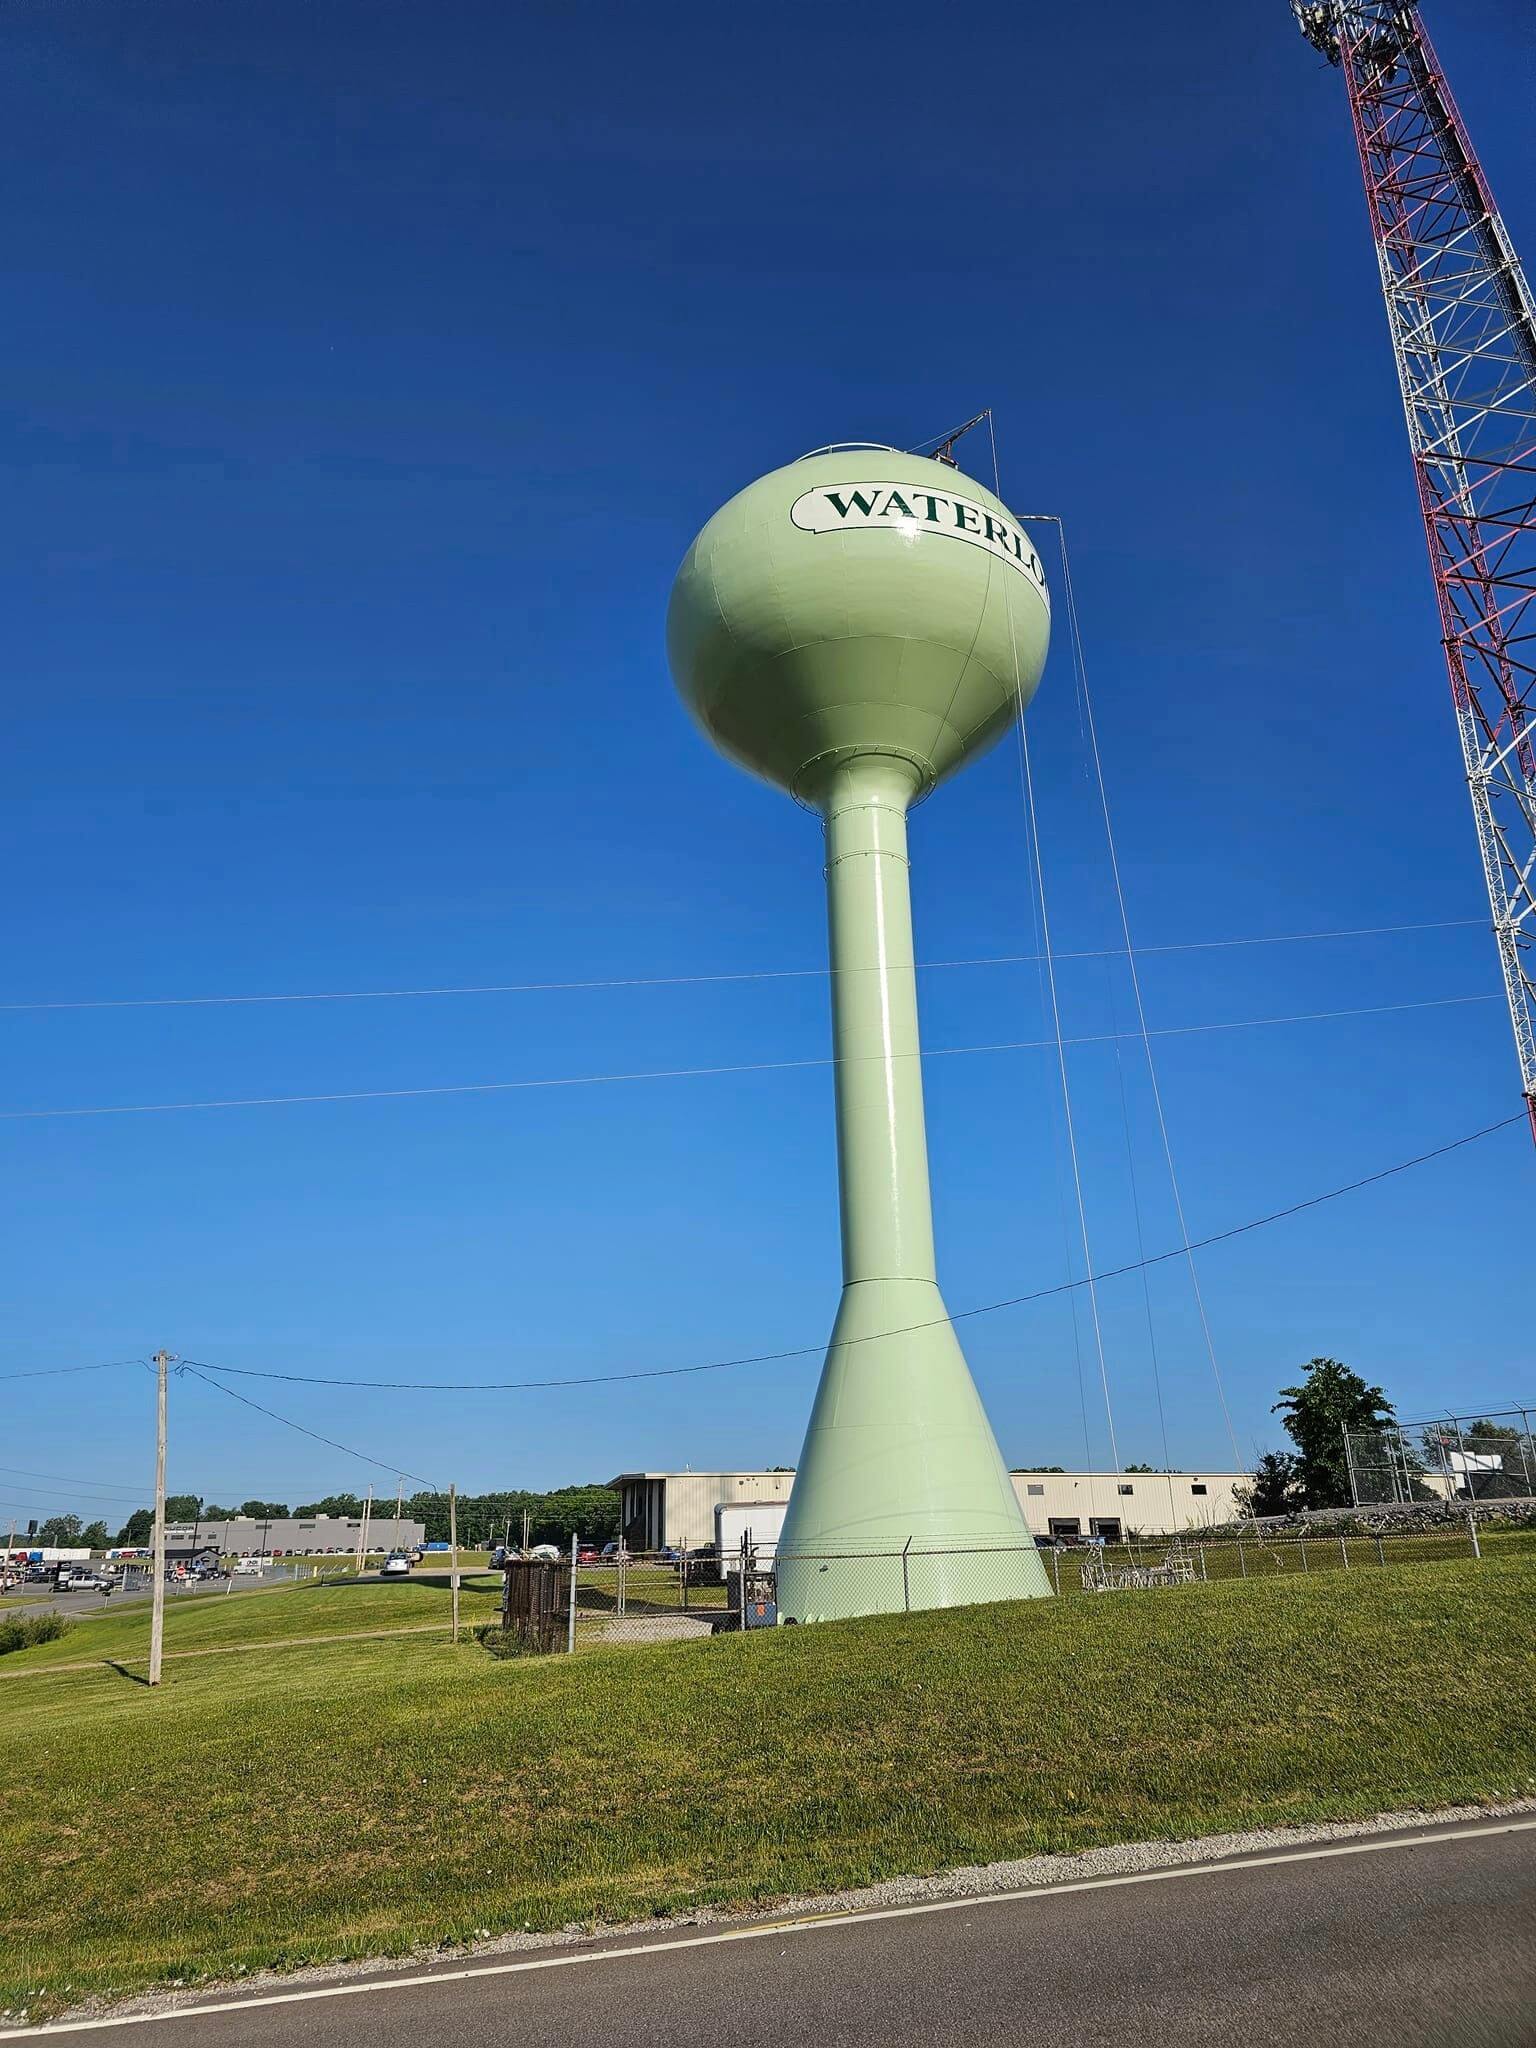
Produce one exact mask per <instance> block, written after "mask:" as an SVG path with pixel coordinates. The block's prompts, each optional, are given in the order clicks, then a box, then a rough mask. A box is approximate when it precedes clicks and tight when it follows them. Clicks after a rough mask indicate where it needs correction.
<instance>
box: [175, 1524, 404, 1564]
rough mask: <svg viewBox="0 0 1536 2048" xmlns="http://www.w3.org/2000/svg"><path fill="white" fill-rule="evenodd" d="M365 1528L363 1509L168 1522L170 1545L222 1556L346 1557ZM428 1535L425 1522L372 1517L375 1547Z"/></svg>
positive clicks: (372, 1547)
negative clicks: (354, 1512) (353, 1512)
mask: <svg viewBox="0 0 1536 2048" xmlns="http://www.w3.org/2000/svg"><path fill="white" fill-rule="evenodd" d="M362 1533H363V1518H362V1516H361V1515H303V1516H299V1515H275V1516H273V1517H271V1518H270V1519H268V1518H267V1517H266V1516H263V1515H234V1516H232V1517H231V1518H230V1520H228V1521H227V1522H196V1523H193V1522H177V1523H176V1524H175V1525H174V1526H172V1525H171V1524H169V1523H168V1524H167V1525H166V1531H165V1547H166V1549H167V1551H169V1552H173V1553H175V1552H181V1553H183V1554H188V1553H190V1552H191V1551H193V1550H217V1551H218V1553H219V1555H220V1556H221V1557H296V1556H297V1557H330V1556H343V1557H345V1556H347V1555H348V1554H349V1553H351V1552H354V1551H355V1550H356V1549H357V1545H358V1540H359V1538H360V1537H361V1535H362ZM426 1537H427V1525H426V1523H425V1522H408V1521H398V1522H397V1521H396V1520H395V1518H394V1516H393V1515H371V1516H370V1517H369V1520H368V1548H369V1549H370V1550H371V1551H372V1550H413V1549H415V1548H416V1546H417V1545H418V1544H420V1543H424V1542H425V1541H426Z"/></svg>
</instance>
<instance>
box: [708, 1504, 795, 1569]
mask: <svg viewBox="0 0 1536 2048" xmlns="http://www.w3.org/2000/svg"><path fill="white" fill-rule="evenodd" d="M788 1512H789V1502H788V1501H787V1500H723V1501H721V1502H720V1503H719V1504H718V1505H717V1507H716V1508H715V1555H716V1556H717V1557H718V1558H719V1560H720V1576H721V1578H722V1579H723V1578H724V1577H725V1575H726V1573H727V1572H732V1571H735V1569H736V1567H737V1566H738V1565H739V1564H740V1562H741V1546H742V1543H743V1541H745V1542H746V1543H747V1545H748V1546H749V1547H750V1549H751V1550H752V1553H753V1555H754V1557H755V1558H756V1561H757V1563H758V1564H760V1565H769V1564H772V1563H773V1554H774V1552H775V1551H776V1550H777V1549H778V1546H779V1531H780V1530H781V1529H782V1528H783V1526H784V1517H785V1515H786V1514H787V1513H788Z"/></svg>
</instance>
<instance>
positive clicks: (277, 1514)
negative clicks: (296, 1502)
mask: <svg viewBox="0 0 1536 2048" xmlns="http://www.w3.org/2000/svg"><path fill="white" fill-rule="evenodd" d="M240 1512H241V1514H242V1515H249V1516H250V1517H251V1519H252V1520H253V1521H257V1522H281V1521H283V1520H285V1519H286V1517H287V1514H288V1510H287V1508H286V1507H285V1506H284V1505H283V1503H282V1502H281V1501H280V1500H243V1501H241V1503H240Z"/></svg>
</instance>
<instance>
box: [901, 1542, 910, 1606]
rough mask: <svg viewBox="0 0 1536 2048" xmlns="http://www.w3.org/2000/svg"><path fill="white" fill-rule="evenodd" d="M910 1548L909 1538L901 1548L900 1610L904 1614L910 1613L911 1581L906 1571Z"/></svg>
mask: <svg viewBox="0 0 1536 2048" xmlns="http://www.w3.org/2000/svg"><path fill="white" fill-rule="evenodd" d="M911 1548H912V1538H911V1537H910V1536H909V1537H908V1538H907V1540H906V1542H905V1543H903V1545H902V1546H901V1608H902V1612H903V1613H904V1614H910V1613H911V1612H912V1580H911V1577H910V1575H909V1573H908V1571H907V1552H908V1551H909V1550H910V1549H911Z"/></svg>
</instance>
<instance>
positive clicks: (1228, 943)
mask: <svg viewBox="0 0 1536 2048" xmlns="http://www.w3.org/2000/svg"><path fill="white" fill-rule="evenodd" d="M1486 924H1487V919H1486V918H1481V917H1448V918H1436V919H1434V920H1432V921H1431V922H1429V923H1427V924H1376V925H1357V926H1355V927H1353V928H1351V929H1346V930H1338V931H1317V932H1272V933H1262V932H1261V933H1253V934H1249V935H1246V936H1243V937H1239V938H1233V939H1183V940H1175V941H1172V942H1170V943H1169V944H1167V945H1162V946H1138V947H1137V949H1136V951H1137V953H1138V955H1139V956H1141V957H1143V958H1144V957H1145V956H1146V955H1147V954H1149V953H1212V952H1223V951H1226V950H1228V949H1230V948H1235V947H1240V946H1302V945H1310V944H1313V943H1316V942H1319V941H1323V940H1328V939H1376V938H1387V937H1391V936H1393V935H1396V934H1400V933H1406V932H1441V931H1458V930H1462V929H1465V928H1466V927H1469V926H1485V925H1486ZM1124 950H1125V949H1124V948H1123V947H1121V946H1102V947H1093V948H1090V949H1088V950H1086V951H1082V952H1073V953H1057V954H1056V956H1055V957H1056V959H1057V961H1058V962H1059V961H1062V960H1108V959H1120V958H1122V957H1123V956H1124ZM1039 957H1040V956H1039V955H1038V954H1036V953H986V954H981V955H978V956H977V957H976V958H975V959H970V960H919V961H918V963H917V968H918V972H919V973H924V974H927V973H931V972H935V971H937V970H938V969H941V968H954V967H1020V966H1029V965H1031V964H1033V963H1034V962H1035V961H1037V960H1038V959H1039ZM835 971H836V970H835V969H833V968H831V967H760V968H742V969H740V970H736V971H731V972H726V973H719V974H633V975H614V976H610V977H607V978H605V979H599V980H591V981H493V982H468V983H462V984H457V985H455V984H449V985H447V986H444V987H441V988H347V989H312V990H300V991H298V992H296V993H292V994H286V993H284V994H277V995H232V996H98V997H86V998H79V999H74V998H67V999H59V1000H55V999H47V1000H39V1001H36V1002H10V1003H0V1012H4V1011H12V1010H18V1011H19V1010H182V1009H219V1008H232V1007H238V1006H243V1005H259V1004H262V1003H378V1002H399V1001H406V1000H420V999H423V998H426V997H431V996H527V995H562V994H572V993H577V992H580V991H584V990H597V989H620V988H695V987H704V986H707V985H709V984H710V983H714V982H733V981H825V980H827V979H829V978H830V976H831V975H832V974H833V973H834V972H835ZM848 971H850V972H853V973H860V974H867V973H873V972H874V971H875V970H874V969H872V968H854V969H851V970H848Z"/></svg>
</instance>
